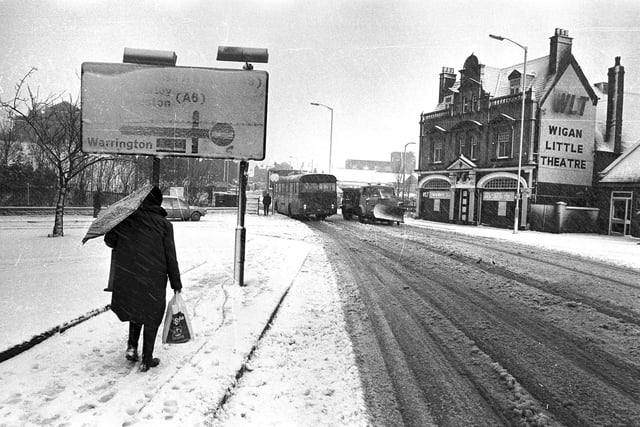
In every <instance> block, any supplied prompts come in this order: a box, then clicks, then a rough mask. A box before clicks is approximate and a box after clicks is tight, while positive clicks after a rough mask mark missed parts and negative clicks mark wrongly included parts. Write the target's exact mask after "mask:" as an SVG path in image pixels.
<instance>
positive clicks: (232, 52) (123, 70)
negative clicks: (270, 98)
mask: <svg viewBox="0 0 640 427" xmlns="http://www.w3.org/2000/svg"><path fill="white" fill-rule="evenodd" d="M176 58H177V57H176V55H175V53H173V52H164V51H149V50H141V49H125V53H124V58H123V62H124V63H123V64H111V63H96V62H85V63H83V64H82V79H81V82H82V85H81V93H82V97H81V99H82V106H81V107H82V130H81V133H82V150H83V151H84V152H85V153H94V154H125V155H148V156H153V157H154V166H153V172H152V181H153V183H154V184H158V182H159V180H160V168H159V161H160V158H162V157H165V156H181V157H198V158H218V159H235V160H239V161H240V167H239V171H238V174H239V175H238V178H239V179H238V181H239V186H240V189H239V196H238V197H239V203H238V205H239V207H238V225H237V227H236V251H235V256H236V261H235V267H236V268H235V270H236V271H235V274H234V276H235V282H236V284H238V285H240V286H243V281H244V245H245V230H244V215H245V210H246V187H247V177H246V175H247V170H248V160H264V157H265V142H266V122H267V92H268V85H269V75H268V73H267V72H266V71H259V70H255V71H254V70H253V66H252V65H251V64H249V61H251V62H264V63H266V62H267V61H268V52H267V50H266V49H252V48H241V47H226V48H225V47H220V48H219V49H218V58H217V59H218V60H221V61H242V62H245V63H246V64H245V66H244V67H243V69H242V70H235V69H234V70H230V69H218V68H201V67H176V66H175V62H176Z"/></svg>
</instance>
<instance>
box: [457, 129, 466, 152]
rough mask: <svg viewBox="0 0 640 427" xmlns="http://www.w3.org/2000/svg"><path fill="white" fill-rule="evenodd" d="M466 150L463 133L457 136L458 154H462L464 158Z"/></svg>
mask: <svg viewBox="0 0 640 427" xmlns="http://www.w3.org/2000/svg"><path fill="white" fill-rule="evenodd" d="M465 148H466V138H465V134H464V133H459V134H458V154H462V155H463V156H464V154H465Z"/></svg>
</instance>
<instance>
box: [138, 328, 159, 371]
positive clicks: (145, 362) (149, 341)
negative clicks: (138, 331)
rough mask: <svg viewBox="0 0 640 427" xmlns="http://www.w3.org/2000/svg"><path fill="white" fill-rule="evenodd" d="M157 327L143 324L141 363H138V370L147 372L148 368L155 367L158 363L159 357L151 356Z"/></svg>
mask: <svg viewBox="0 0 640 427" xmlns="http://www.w3.org/2000/svg"><path fill="white" fill-rule="evenodd" d="M157 333H158V327H156V326H150V325H144V331H143V333H142V334H143V338H142V363H141V364H140V372H147V371H148V370H149V368H155V367H156V366H158V365H159V364H160V359H158V358H157V357H153V347H154V344H155V341H156V335H157Z"/></svg>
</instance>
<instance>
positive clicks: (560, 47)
mask: <svg viewBox="0 0 640 427" xmlns="http://www.w3.org/2000/svg"><path fill="white" fill-rule="evenodd" d="M550 40H551V42H550V47H549V74H555V73H556V72H557V71H558V70H559V69H561V68H562V65H563V64H564V63H565V62H568V61H570V60H571V41H572V40H573V39H572V38H571V37H569V32H568V31H567V30H563V29H562V28H556V32H555V34H554V36H553V37H551V38H550Z"/></svg>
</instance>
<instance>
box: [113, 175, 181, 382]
mask: <svg viewBox="0 0 640 427" xmlns="http://www.w3.org/2000/svg"><path fill="white" fill-rule="evenodd" d="M161 204H162V191H161V190H160V189H159V188H158V187H155V186H154V187H153V188H152V189H151V192H150V193H149V195H148V196H146V198H145V199H144V200H143V202H142V204H141V205H140V207H139V208H138V209H137V210H136V211H135V212H134V213H132V214H131V215H130V216H129V217H127V218H126V219H125V220H124V221H122V222H121V223H120V224H118V225H117V226H116V227H114V228H113V229H112V230H111V231H109V232H107V233H106V234H105V236H104V241H105V243H106V244H107V246H109V247H110V248H112V249H113V252H112V257H113V258H112V263H111V269H112V271H111V273H110V274H111V275H112V277H113V290H112V292H113V293H112V296H111V310H112V311H113V312H114V313H115V314H116V315H117V316H118V319H120V320H121V321H122V322H129V339H128V342H127V350H126V353H125V358H126V359H127V360H130V361H134V362H135V361H138V360H139V356H138V341H139V339H140V334H141V332H142V333H143V344H142V362H141V364H140V368H139V369H140V371H141V372H146V371H148V370H149V368H153V367H155V366H158V364H159V363H160V359H158V358H154V357H153V347H154V345H155V340H156V335H157V334H158V328H159V327H160V324H161V323H162V318H163V316H164V310H165V306H166V288H167V278H168V279H169V283H170V284H171V288H172V289H173V290H174V292H175V293H178V292H180V291H181V290H182V282H181V281H180V269H179V267H178V260H177V257H176V247H175V242H174V238H173V225H172V224H171V223H170V222H169V221H168V220H167V219H166V218H165V217H166V216H167V212H166V211H165V210H164V209H163V208H162V207H161V206H160V205H161ZM143 327H144V328H143ZM143 329H144V332H143Z"/></svg>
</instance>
